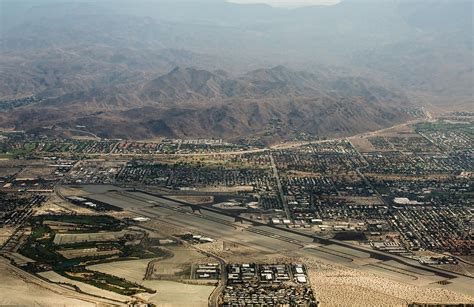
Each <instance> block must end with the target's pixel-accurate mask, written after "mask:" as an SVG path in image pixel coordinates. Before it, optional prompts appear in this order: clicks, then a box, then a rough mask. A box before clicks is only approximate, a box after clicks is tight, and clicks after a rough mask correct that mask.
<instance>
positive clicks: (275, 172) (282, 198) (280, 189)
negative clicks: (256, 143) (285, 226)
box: [270, 155, 291, 220]
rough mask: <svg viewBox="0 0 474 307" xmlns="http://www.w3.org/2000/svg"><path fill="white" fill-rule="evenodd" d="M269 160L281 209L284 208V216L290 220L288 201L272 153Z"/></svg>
mask: <svg viewBox="0 0 474 307" xmlns="http://www.w3.org/2000/svg"><path fill="white" fill-rule="evenodd" d="M270 162H271V165H272V170H273V176H274V177H275V180H276V182H277V187H278V194H279V195H280V201H281V204H282V205H283V209H284V210H285V214H286V218H287V219H289V220H291V213H290V209H289V208H288V201H287V199H286V196H285V193H283V187H282V185H281V181H280V176H279V175H278V168H277V166H276V164H275V159H274V158H273V155H270Z"/></svg>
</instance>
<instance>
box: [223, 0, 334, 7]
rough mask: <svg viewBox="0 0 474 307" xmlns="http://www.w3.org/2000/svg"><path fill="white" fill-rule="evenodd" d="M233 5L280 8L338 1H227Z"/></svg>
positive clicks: (327, 3) (328, 3)
mask: <svg viewBox="0 0 474 307" xmlns="http://www.w3.org/2000/svg"><path fill="white" fill-rule="evenodd" d="M228 1H229V2H234V3H266V4H269V5H272V6H280V7H298V6H308V5H315V4H319V5H330V4H336V3H338V2H339V0H228Z"/></svg>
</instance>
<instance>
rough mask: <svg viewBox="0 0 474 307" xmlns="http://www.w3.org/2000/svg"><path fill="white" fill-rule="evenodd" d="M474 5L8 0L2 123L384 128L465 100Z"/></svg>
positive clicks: (281, 132) (335, 130) (170, 128)
mask: <svg viewBox="0 0 474 307" xmlns="http://www.w3.org/2000/svg"><path fill="white" fill-rule="evenodd" d="M202 8H206V9H202ZM471 10H472V2H471V1H462V0H460V1H421V2H417V3H412V2H411V1H384V2H379V1H351V0H347V1H342V2H341V3H338V4H336V5H328V6H306V7H302V8H295V9H287V8H277V7H271V6H268V5H263V4H248V5H245V4H236V3H228V2H225V1H217V0H199V1H144V0H143V1H133V2H131V1H119V2H116V1H107V0H105V1H100V2H91V1H72V2H71V1H70V2H67V3H65V2H61V1H49V0H48V1H41V2H37V1H26V0H25V1H9V0H4V1H2V10H1V11H2V24H1V26H2V30H1V54H0V66H1V67H2V74H1V76H0V99H1V101H2V103H3V104H4V105H6V106H7V107H6V108H7V109H8V110H9V112H8V113H5V112H3V113H1V114H0V125H1V126H2V127H3V128H14V129H20V130H26V131H33V132H34V131H40V130H41V131H44V129H51V128H57V127H59V128H61V129H62V131H64V129H70V128H74V127H76V126H81V127H85V128H84V129H85V130H87V131H88V132H91V133H94V134H96V135H99V136H102V137H109V138H110V137H112V138H113V137H116V138H153V137H157V136H167V137H193V136H203V137H204V136H205V137H222V138H226V139H233V140H235V139H239V138H246V137H249V136H255V135H257V136H259V137H261V138H262V139H263V140H264V141H265V142H274V141H278V140H284V139H289V138H291V137H295V136H298V135H300V134H302V133H303V134H309V135H313V136H317V137H327V136H337V135H351V134H355V133H359V132H363V131H371V130H376V129H380V128H384V127H388V126H392V125H394V124H396V123H401V122H404V121H406V120H410V119H413V118H414V117H416V116H420V114H421V113H423V112H425V111H423V112H421V111H420V110H421V109H422V107H425V108H426V109H423V110H429V111H430V112H443V110H444V108H445V107H446V106H449V107H450V108H455V109H459V110H463V109H465V108H466V107H468V108H469V107H472V104H471V103H470V102H471V101H472V95H473V93H472V89H473V86H472V84H473V77H472V75H473V74H472V68H473V54H472V35H469V34H470V33H471V32H472V16H471V14H470V12H471ZM441 20H442V21H443V23H442V27H440V21H441ZM471 34H472V33H471ZM31 96H34V97H35V98H34V99H30V98H28V97H31ZM25 98H26V100H27V101H26V102H21V101H22V100H24V99H25ZM18 100H19V101H20V102H18ZM11 105H13V106H14V107H11ZM415 114H418V115H415Z"/></svg>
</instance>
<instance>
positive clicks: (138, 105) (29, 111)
mask: <svg viewBox="0 0 474 307" xmlns="http://www.w3.org/2000/svg"><path fill="white" fill-rule="evenodd" d="M409 106H410V103H409V101H408V100H407V98H406V97H405V96H403V95H401V94H400V93H399V92H398V90H397V92H394V91H393V90H392V89H389V88H385V87H382V86H381V85H377V84H376V83H375V82H373V81H370V80H368V79H363V78H360V77H357V78H350V77H344V78H342V79H336V80H331V79H327V78H326V77H324V76H317V75H315V74H311V73H307V72H298V71H293V70H290V69H288V68H285V67H282V66H277V67H274V68H271V69H259V70H256V71H252V72H249V73H246V74H243V75H242V76H240V77H231V76H230V75H229V74H228V73H226V72H224V71H216V72H210V71H206V70H202V69H195V68H175V69H173V70H172V71H170V72H169V73H167V74H164V75H162V76H160V77H157V78H154V79H151V80H144V81H143V82H139V83H137V84H135V85H128V86H127V85H121V86H115V87H103V88H95V89H90V90H86V91H77V92H74V93H70V94H65V95H62V96H59V97H56V98H50V99H46V100H44V101H42V102H41V103H39V105H38V104H36V105H34V106H31V107H28V106H25V107H21V108H17V109H15V110H13V111H12V112H11V114H10V115H9V116H8V118H6V117H4V118H3V122H4V123H5V124H4V125H6V126H14V127H16V128H18V129H26V130H36V129H39V128H42V127H52V126H61V127H65V128H67V127H70V128H73V127H74V126H76V125H80V126H86V127H87V130H89V131H91V132H92V131H94V133H95V134H98V135H102V136H105V137H121V138H148V137H154V136H157V135H166V136H179V137H183V136H206V137H212V136H218V137H223V138H231V139H235V138H240V137H249V136H260V137H268V138H269V139H273V140H277V139H284V138H290V137H292V136H294V135H296V134H298V133H302V132H304V133H310V134H313V135H318V136H327V135H349V134H352V133H356V132H363V131H367V130H374V129H379V128H382V127H387V126H390V125H393V124H395V123H397V122H400V121H403V120H406V119H408V118H409V116H408V115H407V114H406V113H405V112H404V111H403V108H406V107H409Z"/></svg>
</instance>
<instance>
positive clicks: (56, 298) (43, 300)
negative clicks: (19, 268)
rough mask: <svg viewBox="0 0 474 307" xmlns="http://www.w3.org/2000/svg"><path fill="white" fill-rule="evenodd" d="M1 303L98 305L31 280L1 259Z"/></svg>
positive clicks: (15, 304) (82, 306)
mask: <svg viewBox="0 0 474 307" xmlns="http://www.w3.org/2000/svg"><path fill="white" fill-rule="evenodd" d="M0 276H2V278H1V282H0V305H1V306H5V305H10V306H12V305H14V306H18V305H23V306H52V305H54V306H77V307H88V306H97V304H95V303H91V302H88V301H85V300H81V299H76V298H72V297H68V296H65V295H63V294H60V293H58V292H56V291H55V290H52V289H54V287H47V288H46V287H42V286H39V285H38V284H36V283H33V282H31V281H29V280H28V279H25V278H23V277H22V275H21V274H18V273H17V272H16V270H14V269H12V268H11V267H10V266H9V265H8V263H7V261H6V260H5V259H3V258H1V259H0Z"/></svg>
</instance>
